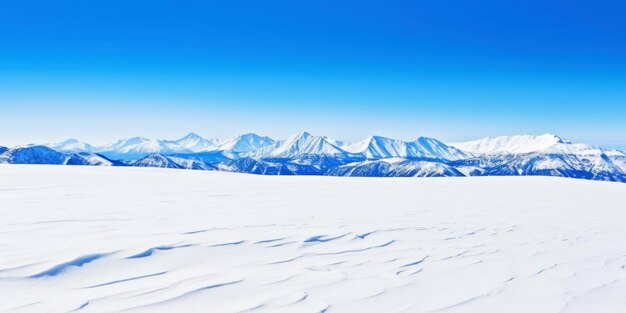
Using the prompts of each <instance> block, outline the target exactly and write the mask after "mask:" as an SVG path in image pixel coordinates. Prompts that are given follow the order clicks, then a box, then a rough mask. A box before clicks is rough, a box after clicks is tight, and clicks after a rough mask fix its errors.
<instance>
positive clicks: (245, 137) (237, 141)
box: [217, 133, 276, 152]
mask: <svg viewBox="0 0 626 313" xmlns="http://www.w3.org/2000/svg"><path fill="white" fill-rule="evenodd" d="M274 143H276V140H274V139H272V138H270V137H267V136H259V135H257V134H254V133H248V134H242V135H239V136H237V137H235V138H231V139H229V140H227V141H226V142H224V143H222V144H220V145H219V147H218V148H217V149H218V150H227V151H232V152H249V151H254V150H257V149H259V148H263V147H266V146H269V145H272V144H274Z"/></svg>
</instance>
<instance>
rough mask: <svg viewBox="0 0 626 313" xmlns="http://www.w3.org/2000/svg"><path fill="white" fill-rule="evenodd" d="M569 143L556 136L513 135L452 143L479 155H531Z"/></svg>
mask: <svg viewBox="0 0 626 313" xmlns="http://www.w3.org/2000/svg"><path fill="white" fill-rule="evenodd" d="M568 143H570V142H569V141H567V140H565V139H563V138H561V137H559V136H557V135H554V134H549V133H547V134H542V135H529V134H524V135H513V136H497V137H487V138H482V139H478V140H471V141H466V142H457V143H451V144H450V145H452V146H454V147H457V148H459V149H461V150H463V151H467V152H471V153H479V154H494V153H495V154H499V153H530V152H539V151H545V150H547V149H549V148H550V147H552V146H554V145H557V144H568Z"/></svg>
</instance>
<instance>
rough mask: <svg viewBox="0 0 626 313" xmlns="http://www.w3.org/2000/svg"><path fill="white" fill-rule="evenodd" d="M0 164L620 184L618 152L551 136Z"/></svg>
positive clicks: (24, 153)
mask: <svg viewBox="0 0 626 313" xmlns="http://www.w3.org/2000/svg"><path fill="white" fill-rule="evenodd" d="M0 163H14V164H62V165H94V166H144V167H164V168H179V169H197V170H221V171H231V172H242V173H253V174H266V175H332V176H393V177H414V176H419V177H429V176H502V175H507V176H508V175H544V176H562V177H573V178H583V179H593V180H608V181H620V182H626V153H624V152H622V151H619V150H609V149H602V148H599V147H594V146H590V145H587V144H582V143H572V142H570V141H568V140H565V139H563V138H561V137H559V136H556V135H552V134H544V135H515V136H500V137H489V138H483V139H478V140H472V141H467V142H455V143H449V144H446V143H443V142H441V141H439V140H436V139H433V138H426V137H419V138H417V139H416V140H414V141H402V140H397V139H392V138H386V137H381V136H372V137H369V138H367V139H364V140H362V141H359V142H356V143H346V142H343V141H338V140H334V139H331V138H328V137H324V136H316V135H311V134H309V133H307V132H301V133H297V134H294V135H292V136H290V137H288V138H286V139H283V140H274V139H272V138H269V137H266V136H260V135H257V134H253V133H249V134H243V135H239V136H237V137H234V138H231V139H228V140H224V141H221V140H218V139H206V138H203V137H201V136H199V135H197V134H195V133H190V134H188V135H186V136H184V137H182V138H180V139H176V140H161V139H147V138H143V137H131V138H127V139H120V140H118V141H115V142H113V143H111V144H107V145H104V146H93V145H90V144H88V143H84V142H81V141H79V140H76V139H68V140H66V141H63V142H60V143H51V144H43V145H28V146H20V147H14V148H3V147H0Z"/></svg>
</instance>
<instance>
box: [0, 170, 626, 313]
mask: <svg viewBox="0 0 626 313" xmlns="http://www.w3.org/2000/svg"><path fill="white" fill-rule="evenodd" d="M624 203H626V185H624V184H618V183H606V182H595V181H582V180H568V179H562V178H553V177H479V178H462V179H459V178H428V179H415V178H384V179H379V178H341V177H297V176H296V177H284V176H255V175H246V174H234V173H224V172H206V171H182V170H171V169H155V168H126V167H121V168H110V167H58V166H56V167H55V166H37V165H22V166H20V165H2V166H0V233H1V236H0V247H1V249H0V294H1V295H2V297H1V298H2V301H0V311H3V312H4V311H7V312H70V311H78V312H121V311H131V312H157V311H158V312H247V311H250V312H256V311H258V312H623V308H624V307H626V297H624V295H625V294H626V241H625V239H624V238H626V228H624V221H626V210H624Z"/></svg>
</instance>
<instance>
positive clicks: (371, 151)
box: [344, 136, 469, 160]
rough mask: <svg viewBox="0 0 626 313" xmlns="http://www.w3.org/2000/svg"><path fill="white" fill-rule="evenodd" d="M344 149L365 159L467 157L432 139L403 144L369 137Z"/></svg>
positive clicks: (389, 139) (454, 158) (450, 158)
mask: <svg viewBox="0 0 626 313" xmlns="http://www.w3.org/2000/svg"><path fill="white" fill-rule="evenodd" d="M344 149H345V150H346V151H348V152H350V153H353V154H360V155H362V156H364V157H365V158H367V159H383V158H395V157H399V158H429V159H445V160H458V159H463V158H467V157H468V156H469V155H468V154H466V153H464V152H463V151H460V150H459V149H456V148H454V147H450V146H448V145H446V144H444V143H442V142H441V141H439V140H436V139H433V138H426V137H420V138H418V139H417V140H415V141H411V142H405V141H401V140H396V139H391V138H387V137H381V136H371V137H369V138H367V139H365V140H363V141H360V142H357V143H354V144H351V145H347V146H345V147H344Z"/></svg>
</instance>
